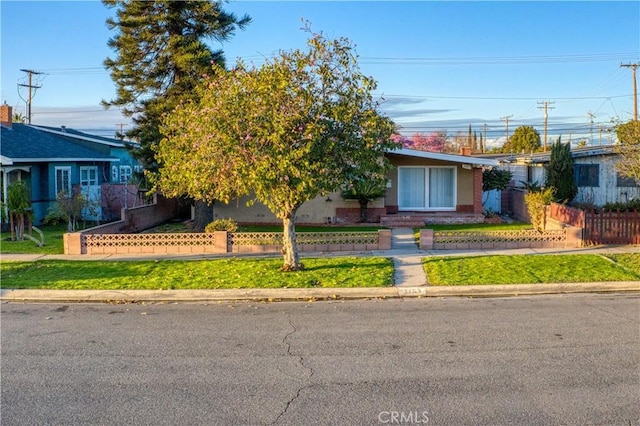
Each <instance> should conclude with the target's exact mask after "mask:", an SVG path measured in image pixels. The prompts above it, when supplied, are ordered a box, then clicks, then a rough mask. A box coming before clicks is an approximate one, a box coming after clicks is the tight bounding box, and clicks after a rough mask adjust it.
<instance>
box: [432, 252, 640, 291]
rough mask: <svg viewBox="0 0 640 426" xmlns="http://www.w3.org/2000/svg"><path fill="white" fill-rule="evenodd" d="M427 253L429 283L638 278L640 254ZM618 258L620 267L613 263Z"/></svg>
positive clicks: (479, 283) (632, 279)
mask: <svg viewBox="0 0 640 426" xmlns="http://www.w3.org/2000/svg"><path fill="white" fill-rule="evenodd" d="M609 258H610V259H612V260H614V262H610V261H609V260H607V259H606V258H604V257H603V256H599V255H587V254H584V255H527V256H524V255H508V256H505V255H496V256H477V257H427V258H424V259H423V264H424V269H425V273H426V275H427V280H428V282H429V284H430V285H487V284H537V283H570V282H599V281H640V254H637V253H634V254H628V255H616V256H610V257H609ZM615 262H619V263H620V264H621V265H624V267H621V266H620V265H618V264H616V263H615Z"/></svg>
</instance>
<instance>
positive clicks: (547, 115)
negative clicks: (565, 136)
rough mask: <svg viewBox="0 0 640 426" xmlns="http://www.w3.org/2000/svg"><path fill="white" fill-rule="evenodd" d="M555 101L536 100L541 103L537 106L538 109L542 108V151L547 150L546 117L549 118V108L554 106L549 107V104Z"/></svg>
mask: <svg viewBox="0 0 640 426" xmlns="http://www.w3.org/2000/svg"><path fill="white" fill-rule="evenodd" d="M554 103H555V102H549V101H544V102H538V104H539V105H543V106H541V107H538V109H544V152H547V119H548V118H549V112H548V110H549V109H553V108H555V107H550V106H549V104H554Z"/></svg>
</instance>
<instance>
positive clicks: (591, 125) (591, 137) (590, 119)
mask: <svg viewBox="0 0 640 426" xmlns="http://www.w3.org/2000/svg"><path fill="white" fill-rule="evenodd" d="M587 115H588V116H589V124H590V126H589V131H590V133H591V136H589V143H590V144H591V145H593V118H594V117H595V114H594V113H592V112H591V111H589V112H588V113H587Z"/></svg>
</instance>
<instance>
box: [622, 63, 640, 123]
mask: <svg viewBox="0 0 640 426" xmlns="http://www.w3.org/2000/svg"><path fill="white" fill-rule="evenodd" d="M620 67H621V68H631V76H632V77H631V78H633V121H638V86H637V83H636V68H638V64H620Z"/></svg>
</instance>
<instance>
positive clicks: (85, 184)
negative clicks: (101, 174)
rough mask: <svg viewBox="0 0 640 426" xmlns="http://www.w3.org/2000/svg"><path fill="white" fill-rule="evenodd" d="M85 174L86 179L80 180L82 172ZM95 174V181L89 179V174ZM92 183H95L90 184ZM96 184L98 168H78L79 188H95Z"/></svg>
mask: <svg viewBox="0 0 640 426" xmlns="http://www.w3.org/2000/svg"><path fill="white" fill-rule="evenodd" d="M84 171H86V172H87V179H82V172H84ZM92 171H93V172H94V173H95V179H91V176H90V175H91V172H92ZM91 181H94V182H95V183H93V184H92V183H91ZM85 182H86V183H85ZM97 184H98V167H97V166H81V167H80V186H95V185H97Z"/></svg>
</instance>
